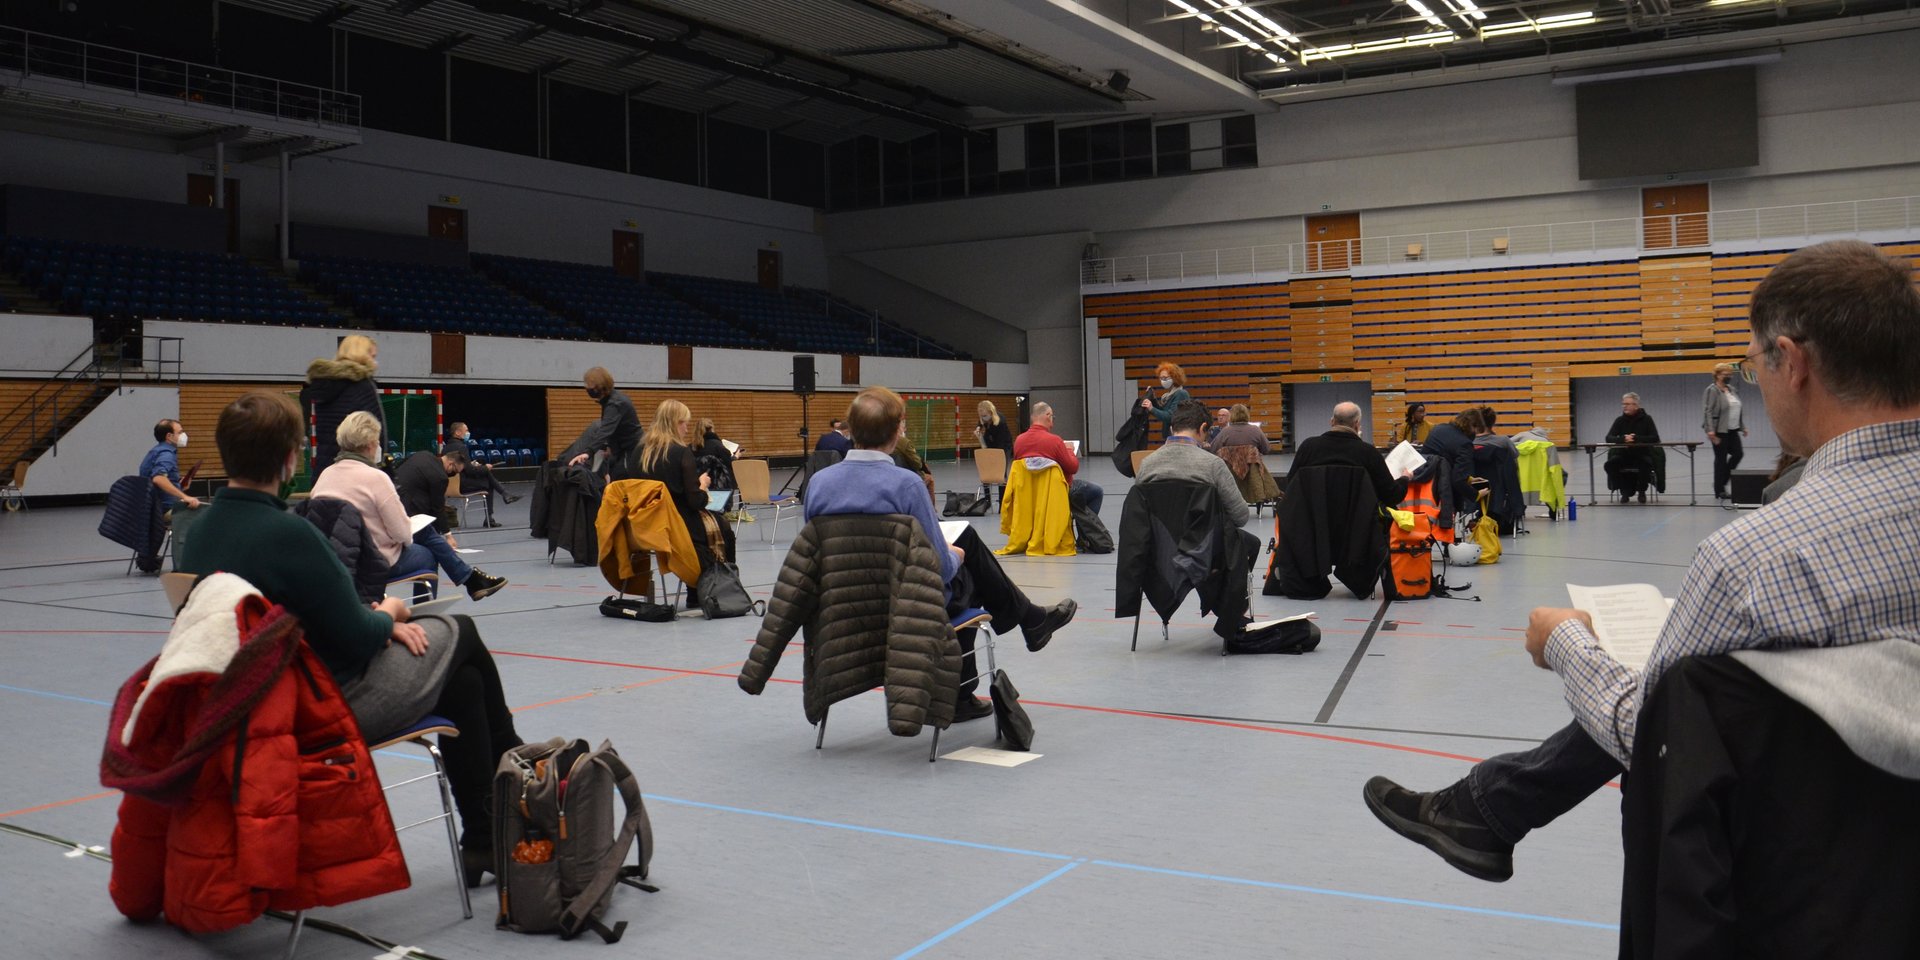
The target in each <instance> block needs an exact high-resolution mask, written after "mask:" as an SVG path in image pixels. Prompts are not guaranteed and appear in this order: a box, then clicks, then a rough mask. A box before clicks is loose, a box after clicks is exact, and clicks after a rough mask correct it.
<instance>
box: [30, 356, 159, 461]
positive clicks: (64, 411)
mask: <svg viewBox="0 0 1920 960" xmlns="http://www.w3.org/2000/svg"><path fill="white" fill-rule="evenodd" d="M184 342H185V338H183V337H157V336H134V335H129V336H124V337H121V338H119V339H117V340H114V341H112V342H111V343H99V344H94V345H92V346H89V347H88V348H87V349H85V350H82V351H81V352H80V353H79V355H77V356H75V357H74V358H73V359H72V360H69V361H67V363H66V365H65V366H63V367H61V368H60V371H59V372H58V373H55V374H54V375H53V376H52V377H51V378H50V379H49V380H47V382H45V383H43V384H41V385H40V386H39V387H37V388H35V389H34V391H33V392H32V393H30V394H28V395H27V396H26V398H25V399H23V400H21V401H20V402H19V403H17V404H15V405H14V407H13V409H12V410H9V411H7V414H6V416H5V417H0V459H3V460H4V464H0V469H7V470H11V469H13V462H14V461H16V460H20V459H23V458H25V457H27V456H29V455H31V454H33V453H34V452H35V449H34V448H35V447H37V446H39V445H40V444H41V443H42V442H45V443H46V445H47V447H48V449H51V450H52V451H53V452H54V453H55V454H58V453H59V452H60V437H61V434H62V433H64V432H65V431H66V429H67V427H68V424H67V420H68V419H70V418H71V417H73V416H74V415H75V414H76V413H79V414H85V413H86V409H87V408H89V407H90V405H91V404H93V403H95V402H97V398H96V397H95V394H96V393H97V392H98V391H99V390H101V389H103V388H110V389H113V390H120V389H123V388H125V387H126V385H127V382H128V381H133V382H135V383H154V382H165V381H171V382H173V383H176V384H177V383H179V382H180V373H181V368H182V362H181V345H182V344H183V343H184ZM136 347H137V348H138V349H137V350H136V349H135V348H136Z"/></svg>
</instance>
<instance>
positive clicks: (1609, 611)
mask: <svg viewBox="0 0 1920 960" xmlns="http://www.w3.org/2000/svg"><path fill="white" fill-rule="evenodd" d="M1567 596H1568V597H1570V598H1572V600H1573V606H1574V609H1576V610H1583V611H1585V612H1586V613H1587V615H1588V616H1591V617H1592V618H1593V633H1594V636H1596V637H1598V638H1600V648H1601V649H1603V650H1605V651H1606V652H1607V656H1610V657H1612V658H1613V659H1615V660H1618V661H1620V663H1621V664H1622V665H1624V666H1626V667H1629V668H1631V669H1634V670H1644V669H1646V666H1647V660H1648V658H1650V657H1652V656H1653V642H1654V641H1655V640H1658V639H1660V628H1661V627H1664V626H1666V623H1667V613H1668V612H1669V611H1671V610H1672V609H1673V602H1672V601H1670V600H1668V599H1667V598H1665V597H1663V596H1661V595H1660V589H1659V588H1658V587H1655V586H1653V585H1652V584H1646V583H1624V584H1616V585H1614V586H1610V587H1583V586H1580V585H1578V584H1573V583H1569V584H1567Z"/></svg>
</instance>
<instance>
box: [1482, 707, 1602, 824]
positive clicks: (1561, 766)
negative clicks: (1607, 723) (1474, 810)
mask: <svg viewBox="0 0 1920 960" xmlns="http://www.w3.org/2000/svg"><path fill="white" fill-rule="evenodd" d="M1622 771H1623V768H1622V767H1621V765H1620V761H1619V760H1616V759H1614V756H1613V754H1611V753H1608V752H1607V751H1606V750H1604V749H1602V748H1601V746H1600V745H1599V744H1598V743H1595V742H1594V740H1593V737H1591V736H1589V735H1588V734H1587V730H1586V728H1585V727H1582V726H1581V725H1580V724H1579V722H1578V721H1575V722H1573V723H1569V724H1567V725H1566V726H1564V727H1561V728H1560V729H1559V730H1558V731H1555V733H1554V734H1553V736H1551V737H1548V738H1547V739H1546V740H1545V741H1542V742H1541V744H1540V745H1539V746H1537V747H1534V748H1533V749H1531V750H1522V751H1520V752H1519V753H1503V754H1501V755H1500V756H1497V757H1488V758H1487V759H1485V760H1482V761H1480V762H1479V763H1476V764H1474V765H1473V769H1471V770H1469V771H1467V779H1466V782H1467V791H1468V793H1469V794H1471V795H1472V797H1473V802H1474V805H1475V806H1476V807H1478V808H1479V810H1480V815H1481V816H1482V817H1484V818H1485V819H1486V821H1487V826H1489V827H1492V828H1493V832H1494V834H1495V835H1497V836H1499V838H1500V839H1502V840H1505V841H1506V842H1508V843H1519V842H1520V840H1521V838H1522V837H1525V836H1526V835H1527V832H1528V831H1530V830H1532V829H1534V828H1535V827H1544V826H1546V825H1547V824H1549V823H1552V822H1553V821H1554V820H1555V819H1557V818H1558V817H1559V816H1560V815H1561V814H1563V813H1566V812H1567V811H1569V810H1572V809H1573V808H1574V807H1577V806H1579V805H1580V801H1582V800H1585V799H1586V798H1588V797H1589V796H1592V795H1593V793H1594V791H1596V790H1599V789H1600V788H1601V787H1604V786H1606V785H1607V781H1609V780H1612V779H1613V778H1614V777H1617V776H1619V775H1620V774H1621V773H1622Z"/></svg>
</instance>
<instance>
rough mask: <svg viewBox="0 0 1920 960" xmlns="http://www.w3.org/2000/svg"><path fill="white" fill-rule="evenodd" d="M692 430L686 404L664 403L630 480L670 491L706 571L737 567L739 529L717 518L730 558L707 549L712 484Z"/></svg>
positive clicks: (690, 599) (690, 598) (690, 593)
mask: <svg viewBox="0 0 1920 960" xmlns="http://www.w3.org/2000/svg"><path fill="white" fill-rule="evenodd" d="M692 426H693V414H692V412H691V411H689V410H688V409H687V405H686V404H684V403H681V402H680V401H678V400H662V401H660V406H659V407H657V408H656V409H655V410H654V411H653V422H652V423H650V424H648V425H647V427H646V429H645V430H644V431H642V432H641V434H640V446H639V447H638V448H637V449H635V450H634V453H633V465H632V467H631V468H630V469H629V470H628V471H627V472H626V476H627V477H629V478H631V479H634V480H658V481H660V482H661V483H663V484H665V485H666V488H667V494H668V496H671V497H672V498H673V505H674V507H675V508H676V509H678V510H679V511H680V519H681V520H683V521H685V522H686V525H687V534H688V535H689V536H691V537H692V538H693V550H694V552H695V553H696V554H698V555H699V556H700V569H702V570H705V569H706V568H707V566H708V565H709V564H711V563H713V562H714V561H715V560H725V561H726V562H728V563H732V562H733V556H734V553H733V548H734V540H733V527H731V526H729V525H728V524H727V521H726V518H725V517H723V516H721V515H720V514H718V513H713V514H711V515H712V516H713V518H714V520H715V522H717V523H718V524H719V526H720V534H721V537H722V538H723V540H724V541H725V545H726V555H725V556H720V557H716V556H715V555H714V553H713V548H712V547H711V546H710V545H709V544H708V543H707V535H706V532H705V531H706V528H705V523H704V521H702V520H701V519H700V517H701V514H703V513H708V512H709V511H708V510H707V489H708V487H710V486H711V485H712V480H711V479H710V478H709V477H708V476H707V475H706V474H704V473H701V472H700V466H699V460H698V457H697V455H696V454H695V453H694V451H693V448H692V447H690V446H688V443H689V441H691V439H692V429H691V428H692ZM698 604H699V598H698V596H697V595H696V594H695V592H694V589H693V585H692V584H688V586H687V606H688V607H690V608H691V607H694V606H697V605H698Z"/></svg>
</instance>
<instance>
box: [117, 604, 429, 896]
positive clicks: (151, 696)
mask: <svg viewBox="0 0 1920 960" xmlns="http://www.w3.org/2000/svg"><path fill="white" fill-rule="evenodd" d="M100 780H101V783H103V784H105V785H107V786H110V787H118V788H120V789H122V790H124V791H126V797H125V798H124V799H123V800H122V801H121V803H120V822H119V825H118V826H117V827H115V828H114V832H113V879H112V882H111V885H110V890H111V893H112V895H113V902H114V905H115V906H117V907H118V908H119V909H120V912H121V913H123V914H125V915H127V916H128V917H131V918H133V919H136V920H151V919H153V918H154V917H156V916H159V915H161V914H165V916H166V918H167V920H168V921H169V922H171V923H173V924H174V925H175V926H178V927H180V928H182V929H185V930H187V931H189V932H193V933H210V932H213V931H217V930H226V929H230V928H232V927H237V926H241V925H243V924H246V923H248V922H250V921H252V920H253V919H254V918H255V917H258V916H259V915H260V914H261V913H262V912H263V911H265V910H267V909H275V910H303V909H306V908H309V907H319V906H329V905H333V904H340V903H346V902H349V901H352V900H358V899H361V898H363V897H371V896H375V895H377V894H381V893H387V892H389V891H393V890H400V889H404V888H405V887H406V886H407V885H408V883H409V880H408V877H407V867H406V861H405V859H404V858H403V857H402V855H401V852H400V845H399V839H398V838H397V837H396V836H395V835H394V829H393V819H392V817H391V816H390V815H389V813H388V811H387V804H386V799H385V797H384V796H383V795H382V794H381V791H380V780H379V777H378V776H377V775H376V774H375V772H374V769H373V758H372V756H371V755H370V754H369V753H368V751H367V745H366V743H365V741H363V740H362V739H361V738H360V729H359V726H358V725H357V724H356V723H355V722H354V719H353V714H352V713H351V712H350V711H349V710H348V708H347V702H346V698H345V697H344V696H343V695H342V694H341V693H340V690H339V688H338V687H337V686H336V685H335V684H334V682H333V678H332V676H331V675H330V674H329V673H328V672H327V668H326V667H325V665H324V664H322V663H321V662H320V659H319V657H318V656H316V655H315V654H314V653H313V651H312V650H311V649H309V648H308V647H307V645H306V644H305V643H304V642H302V640H301V636H300V628H299V624H298V623H297V622H296V621H295V620H294V619H293V616H292V615H291V614H289V613H288V612H287V611H286V610H285V609H284V608H282V607H277V606H275V607H269V605H268V604H267V602H266V600H265V599H264V598H263V597H261V596H260V594H259V593H258V592H257V591H255V590H254V589H253V588H252V587H251V586H250V585H248V584H247V583H246V581H244V580H241V579H240V578H239V577H235V576H232V575H230V574H214V575H212V576H210V577H208V578H206V579H204V580H202V581H201V582H200V584H199V585H197V586H196V587H195V588H194V591H193V594H192V596H191V597H190V598H189V599H188V601H187V604H186V606H185V607H183V608H182V609H181V611H180V613H179V615H178V617H177V618H176V619H175V621H174V628H173V630H172V632H171V634H170V635H169V636H168V638H167V644H166V647H165V648H164V649H163V650H162V651H161V654H160V656H158V657H156V658H154V661H153V662H151V663H149V664H147V666H146V667H144V668H142V669H141V670H140V672H139V673H136V674H135V675H134V676H133V677H132V678H130V679H129V680H128V681H127V682H126V684H125V685H124V686H122V687H121V689H120V695H119V697H118V698H117V699H116V702H115V704H114V709H113V720H112V722H111V725H110V726H109V728H108V734H107V747H106V752H105V754H104V755H103V757H102V758H101V775H100Z"/></svg>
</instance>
